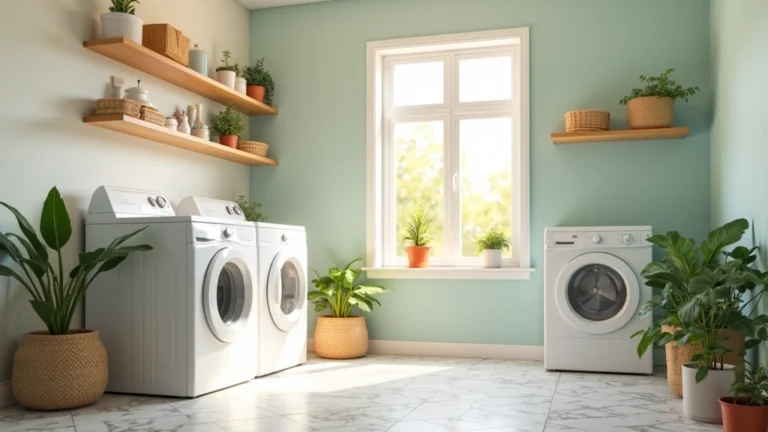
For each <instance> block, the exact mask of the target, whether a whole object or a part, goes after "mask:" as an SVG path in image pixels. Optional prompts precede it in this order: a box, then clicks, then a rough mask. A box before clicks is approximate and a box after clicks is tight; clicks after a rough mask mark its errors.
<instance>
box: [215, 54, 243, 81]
mask: <svg viewBox="0 0 768 432" xmlns="http://www.w3.org/2000/svg"><path fill="white" fill-rule="evenodd" d="M222 57H223V58H222V59H221V62H222V63H224V66H219V67H217V68H216V72H218V71H232V72H234V73H235V75H238V76H239V75H240V65H239V64H237V63H235V64H233V65H231V64H229V59H231V58H232V53H231V52H229V51H227V50H224V52H223V53H222Z"/></svg>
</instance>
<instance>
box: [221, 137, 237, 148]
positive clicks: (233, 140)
mask: <svg viewBox="0 0 768 432" xmlns="http://www.w3.org/2000/svg"><path fill="white" fill-rule="evenodd" d="M237 139H238V136H237V135H219V143H220V144H221V145H225V146H227V147H232V148H237Z"/></svg>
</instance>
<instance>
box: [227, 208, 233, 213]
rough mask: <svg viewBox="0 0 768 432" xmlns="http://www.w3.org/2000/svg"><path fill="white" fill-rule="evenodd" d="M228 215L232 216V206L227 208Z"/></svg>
mask: <svg viewBox="0 0 768 432" xmlns="http://www.w3.org/2000/svg"><path fill="white" fill-rule="evenodd" d="M227 213H228V214H232V207H230V206H227Z"/></svg>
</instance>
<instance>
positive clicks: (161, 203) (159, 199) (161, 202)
mask: <svg viewBox="0 0 768 432" xmlns="http://www.w3.org/2000/svg"><path fill="white" fill-rule="evenodd" d="M155 202H156V203H157V206H158V207H160V208H165V205H166V204H168V201H167V200H166V199H165V198H163V197H161V196H158V197H157V198H155Z"/></svg>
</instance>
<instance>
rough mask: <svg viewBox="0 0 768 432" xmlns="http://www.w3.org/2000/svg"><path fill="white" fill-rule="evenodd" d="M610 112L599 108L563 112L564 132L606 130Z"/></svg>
mask: <svg viewBox="0 0 768 432" xmlns="http://www.w3.org/2000/svg"><path fill="white" fill-rule="evenodd" d="M610 120H611V113H609V112H608V111H601V110H577V111H568V112H567V113H565V131H566V132H586V131H607V130H608V124H609V123H610Z"/></svg>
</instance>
